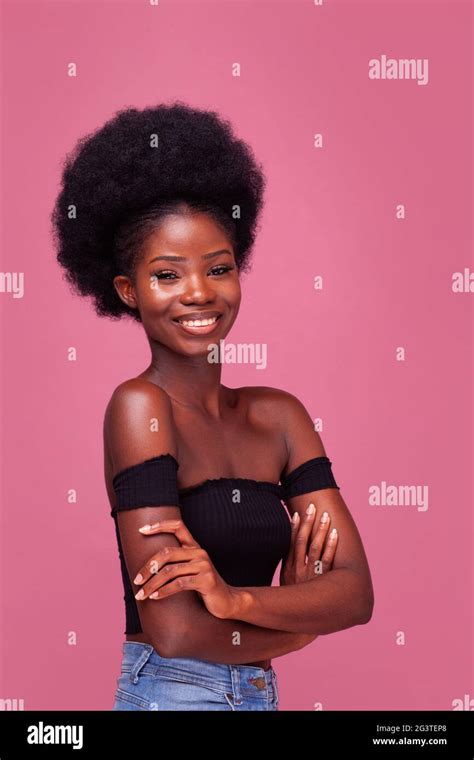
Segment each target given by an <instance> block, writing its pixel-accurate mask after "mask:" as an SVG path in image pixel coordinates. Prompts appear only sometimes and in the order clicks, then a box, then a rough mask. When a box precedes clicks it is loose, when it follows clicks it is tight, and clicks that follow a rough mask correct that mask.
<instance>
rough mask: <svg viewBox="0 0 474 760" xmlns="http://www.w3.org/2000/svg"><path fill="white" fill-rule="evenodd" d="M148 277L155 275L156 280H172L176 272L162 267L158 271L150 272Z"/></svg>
mask: <svg viewBox="0 0 474 760" xmlns="http://www.w3.org/2000/svg"><path fill="white" fill-rule="evenodd" d="M170 275H171V276H170ZM150 277H156V279H157V280H172V279H176V273H175V272H171V271H170V270H168V269H162V270H161V271H159V272H152V273H151V275H150Z"/></svg>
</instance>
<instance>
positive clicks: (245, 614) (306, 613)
mask: <svg viewBox="0 0 474 760" xmlns="http://www.w3.org/2000/svg"><path fill="white" fill-rule="evenodd" d="M279 395H280V398H279V403H280V409H281V419H282V424H284V426H285V431H284V432H285V439H286V443H287V449H288V462H287V465H286V467H285V471H284V473H283V474H284V475H286V474H288V473H290V472H291V471H292V470H294V469H296V468H297V467H298V466H299V465H300V464H302V463H303V462H305V461H308V460H309V459H311V458H313V457H320V456H326V452H325V450H324V446H323V444H322V441H321V438H320V436H319V435H318V433H317V432H315V430H314V426H313V423H312V420H311V418H310V416H309V414H308V413H307V411H306V410H305V408H304V407H303V405H302V404H301V403H300V402H299V401H298V400H297V399H296V398H295V397H294V396H292V395H291V394H287V393H284V392H280V394H279ZM311 502H312V503H313V504H314V505H315V507H316V516H315V522H316V523H317V522H318V521H319V519H320V518H321V515H322V514H323V512H325V511H326V512H328V513H329V517H330V519H331V525H330V529H331V530H332V528H336V529H337V531H338V545H337V550H336V554H335V557H334V561H333V565H332V569H331V571H330V572H328V573H325V574H323V575H322V576H315V578H314V579H312V580H309V581H305V582H303V583H297V584H294V585H291V586H276V587H273V586H272V587H270V588H268V587H259V586H258V587H257V586H251V587H240V588H237V589H236V592H237V593H236V608H235V613H234V614H233V615H232V618H233V619H238V620H243V621H246V622H249V623H253V624H255V625H259V626H263V627H267V626H268V627H269V628H272V629H280V630H285V631H294V632H304V633H313V634H316V635H322V634H327V633H334V632H335V631H339V630H343V629H345V628H350V627H351V626H353V625H362V624H365V623H367V622H368V621H369V620H370V619H371V616H372V611H373V606H374V593H373V587H372V580H371V576H370V570H369V566H368V562H367V557H366V555H365V551H364V547H363V545H362V541H361V538H360V535H359V532H358V530H357V527H356V525H355V522H354V520H353V518H352V516H351V514H350V512H349V510H348V508H347V506H346V504H345V502H344V500H343V498H342V496H341V494H340V491H339V490H338V489H337V488H324V489H322V490H318V491H312V492H309V493H305V494H303V495H300V496H295V497H293V498H290V499H288V501H287V507H288V510H289V512H290V514H291V515H293V513H294V512H295V511H298V513H299V515H300V519H302V520H303V519H305V516H306V509H307V507H308V505H309V504H310V503H311Z"/></svg>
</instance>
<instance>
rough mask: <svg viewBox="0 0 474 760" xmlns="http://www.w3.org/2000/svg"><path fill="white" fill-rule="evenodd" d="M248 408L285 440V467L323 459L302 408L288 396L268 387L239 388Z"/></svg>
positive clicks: (292, 397) (322, 452)
mask: <svg viewBox="0 0 474 760" xmlns="http://www.w3.org/2000/svg"><path fill="white" fill-rule="evenodd" d="M239 391H241V392H242V394H243V397H247V398H248V399H249V405H250V408H251V409H252V410H253V411H254V412H255V414H257V415H258V416H259V418H261V419H262V420H265V421H266V422H267V423H269V424H271V425H272V426H273V429H274V430H275V431H278V432H280V433H281V434H282V435H283V436H284V439H285V442H286V447H287V451H288V459H289V463H290V464H291V465H293V466H296V465H294V463H295V462H297V463H298V464H299V463H300V461H304V460H305V459H309V458H310V457H319V456H326V451H325V448H324V445H323V442H322V440H321V437H320V435H319V433H318V432H317V431H316V430H315V429H314V423H313V420H312V419H311V416H310V414H309V412H308V410H307V409H306V407H305V405H304V404H303V403H302V401H300V399H298V398H297V397H296V396H295V395H293V394H292V393H289V392H288V391H285V390H281V389H280V388H271V387H268V386H254V387H251V386H249V387H246V388H239Z"/></svg>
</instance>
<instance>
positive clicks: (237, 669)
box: [121, 641, 277, 700]
mask: <svg viewBox="0 0 474 760" xmlns="http://www.w3.org/2000/svg"><path fill="white" fill-rule="evenodd" d="M122 651H123V657H122V666H121V672H122V673H124V674H125V673H129V674H130V680H131V681H132V682H133V683H135V684H136V683H137V682H138V679H139V674H142V675H152V676H157V675H160V676H162V677H164V678H170V679H174V680H178V681H184V682H187V683H194V684H197V685H200V686H207V687H210V688H214V689H221V690H222V691H229V692H232V693H233V694H234V695H235V698H236V700H239V699H241V698H242V696H246V695H247V694H252V696H256V697H257V698H258V697H259V696H261V698H262V699H268V698H269V697H270V698H271V697H272V695H273V694H274V692H277V682H276V673H275V671H274V669H273V668H272V667H270V668H269V669H268V670H264V669H263V668H259V667H255V666H252V665H226V664H223V663H219V662H208V661H207V660H198V659H195V658H191V657H162V656H161V655H159V654H158V652H157V651H156V650H155V649H154V648H153V646H152V645H151V644H145V643H143V642H140V641H124V642H123V649H122Z"/></svg>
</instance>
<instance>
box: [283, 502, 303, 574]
mask: <svg viewBox="0 0 474 760" xmlns="http://www.w3.org/2000/svg"><path fill="white" fill-rule="evenodd" d="M299 526H300V516H299V513H298V512H296V511H295V512H294V513H293V517H292V518H291V539H290V548H289V549H288V554H287V555H286V557H285V562H286V563H287V564H288V565H292V564H293V562H294V559H295V541H296V536H297V535H298V528H299Z"/></svg>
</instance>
